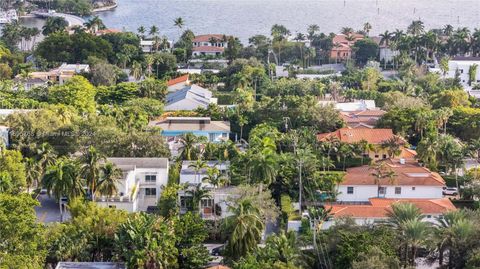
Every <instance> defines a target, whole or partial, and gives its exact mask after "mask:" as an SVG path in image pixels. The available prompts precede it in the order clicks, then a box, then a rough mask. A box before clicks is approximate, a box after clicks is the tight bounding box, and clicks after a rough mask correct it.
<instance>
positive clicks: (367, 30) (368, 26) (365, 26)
mask: <svg viewBox="0 0 480 269" xmlns="http://www.w3.org/2000/svg"><path fill="white" fill-rule="evenodd" d="M371 30H372V25H371V24H370V23H369V22H366V23H364V24H363V31H364V32H365V34H367V36H368V35H369V34H370V31H371Z"/></svg>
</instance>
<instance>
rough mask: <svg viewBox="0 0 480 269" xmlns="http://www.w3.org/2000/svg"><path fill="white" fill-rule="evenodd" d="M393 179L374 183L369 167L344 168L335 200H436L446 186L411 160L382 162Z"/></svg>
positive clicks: (436, 176) (440, 179) (441, 179)
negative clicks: (345, 169)
mask: <svg viewBox="0 0 480 269" xmlns="http://www.w3.org/2000/svg"><path fill="white" fill-rule="evenodd" d="M383 162H385V163H386V166H387V167H388V168H389V169H391V170H392V171H393V172H394V174H395V176H394V178H393V179H392V180H389V179H381V180H380V182H379V183H378V182H376V179H375V176H374V175H372V174H373V173H375V171H373V170H372V169H371V168H370V166H367V165H365V166H360V167H353V168H348V169H347V173H346V175H345V178H344V180H343V182H342V183H340V184H339V185H338V192H339V195H338V197H337V200H338V201H342V202H368V201H369V199H370V198H372V197H378V196H380V198H391V199H423V198H428V199H439V198H443V193H442V192H443V188H444V187H445V186H446V185H445V181H444V180H443V178H442V177H441V176H440V175H439V174H438V173H435V172H432V171H430V170H428V169H427V168H425V167H422V166H420V165H419V164H418V163H417V162H416V161H414V160H405V159H391V160H385V161H383Z"/></svg>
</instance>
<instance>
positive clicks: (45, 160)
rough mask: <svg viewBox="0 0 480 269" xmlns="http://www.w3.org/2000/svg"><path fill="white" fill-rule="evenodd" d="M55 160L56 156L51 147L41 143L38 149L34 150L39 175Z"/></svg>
mask: <svg viewBox="0 0 480 269" xmlns="http://www.w3.org/2000/svg"><path fill="white" fill-rule="evenodd" d="M56 158H57V154H56V153H55V150H54V149H53V147H52V146H51V145H50V144H48V143H46V142H45V143H42V144H41V145H40V146H39V147H38V148H36V149H35V159H36V160H37V162H38V165H39V168H40V173H41V174H42V175H44V174H45V172H46V171H47V167H48V166H49V165H52V164H53V163H54V162H55V159H56Z"/></svg>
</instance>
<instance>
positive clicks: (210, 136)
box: [208, 134, 216, 141]
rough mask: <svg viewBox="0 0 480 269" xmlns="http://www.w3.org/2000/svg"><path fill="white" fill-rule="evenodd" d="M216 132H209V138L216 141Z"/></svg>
mask: <svg viewBox="0 0 480 269" xmlns="http://www.w3.org/2000/svg"><path fill="white" fill-rule="evenodd" d="M215 137H216V134H208V140H210V141H215Z"/></svg>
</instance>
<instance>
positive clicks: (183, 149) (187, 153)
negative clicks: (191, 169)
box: [180, 133, 199, 161]
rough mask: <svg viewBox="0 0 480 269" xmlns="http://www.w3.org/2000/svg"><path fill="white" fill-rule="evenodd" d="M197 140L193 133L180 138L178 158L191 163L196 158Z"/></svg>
mask: <svg viewBox="0 0 480 269" xmlns="http://www.w3.org/2000/svg"><path fill="white" fill-rule="evenodd" d="M198 142H199V139H198V137H197V136H196V135H194V134H193V133H186V134H184V135H182V136H181V137H180V144H181V146H180V157H181V158H182V159H183V160H187V161H191V160H193V159H194V158H196V157H197V156H196V155H197V150H196V146H197V144H198Z"/></svg>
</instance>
